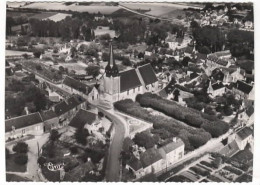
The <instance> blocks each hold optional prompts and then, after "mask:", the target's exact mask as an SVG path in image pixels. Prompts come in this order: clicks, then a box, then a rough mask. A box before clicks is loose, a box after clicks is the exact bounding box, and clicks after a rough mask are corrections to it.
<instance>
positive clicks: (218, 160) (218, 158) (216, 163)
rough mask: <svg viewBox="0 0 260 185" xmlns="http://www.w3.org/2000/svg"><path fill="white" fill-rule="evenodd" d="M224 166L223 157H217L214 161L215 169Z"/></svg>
mask: <svg viewBox="0 0 260 185" xmlns="http://www.w3.org/2000/svg"><path fill="white" fill-rule="evenodd" d="M221 164H222V158H221V157H217V158H215V159H214V160H213V161H212V165H213V166H214V168H219V166H220V165H221Z"/></svg>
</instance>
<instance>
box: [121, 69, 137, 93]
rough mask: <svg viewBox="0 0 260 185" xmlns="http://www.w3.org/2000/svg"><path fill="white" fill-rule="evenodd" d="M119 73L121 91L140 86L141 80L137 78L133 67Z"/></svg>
mask: <svg viewBox="0 0 260 185" xmlns="http://www.w3.org/2000/svg"><path fill="white" fill-rule="evenodd" d="M119 75H120V91H121V92H124V91H127V90H129V89H133V88H136V87H138V86H141V82H140V80H139V78H138V75H137V73H136V71H135V69H130V70H127V71H123V72H120V73H119Z"/></svg>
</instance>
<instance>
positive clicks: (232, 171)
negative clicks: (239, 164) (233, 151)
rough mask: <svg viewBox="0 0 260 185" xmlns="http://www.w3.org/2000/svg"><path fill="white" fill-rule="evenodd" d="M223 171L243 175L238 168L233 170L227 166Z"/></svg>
mask: <svg viewBox="0 0 260 185" xmlns="http://www.w3.org/2000/svg"><path fill="white" fill-rule="evenodd" d="M223 169H224V170H227V171H230V172H231V173H234V174H236V175H241V174H242V173H243V172H242V171H240V170H238V169H236V168H233V167H231V166H225V167H224V168H223Z"/></svg>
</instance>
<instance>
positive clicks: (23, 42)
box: [16, 36, 29, 46]
mask: <svg viewBox="0 0 260 185" xmlns="http://www.w3.org/2000/svg"><path fill="white" fill-rule="evenodd" d="M28 43H29V40H28V38H27V37H24V36H22V37H18V39H17V43H16V44H17V46H27V45H28Z"/></svg>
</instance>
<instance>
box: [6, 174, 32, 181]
mask: <svg viewBox="0 0 260 185" xmlns="http://www.w3.org/2000/svg"><path fill="white" fill-rule="evenodd" d="M6 181H7V182H28V181H31V180H29V179H27V178H25V177H21V176H18V175H15V174H8V173H7V174H6Z"/></svg>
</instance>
